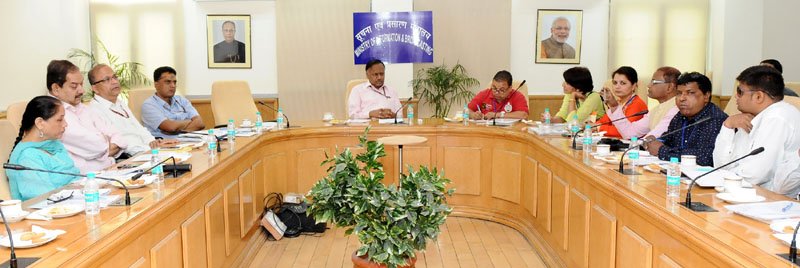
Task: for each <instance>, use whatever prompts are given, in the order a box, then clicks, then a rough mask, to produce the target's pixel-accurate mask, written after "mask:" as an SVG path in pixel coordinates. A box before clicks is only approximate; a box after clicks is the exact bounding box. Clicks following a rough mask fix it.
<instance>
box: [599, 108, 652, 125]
mask: <svg viewBox="0 0 800 268" xmlns="http://www.w3.org/2000/svg"><path fill="white" fill-rule="evenodd" d="M649 112H650V111H648V110H644V111H640V112H638V113H635V114H632V115H629V116H625V117H620V118H617V119H614V120H611V121H608V122H605V123H600V124H596V125H592V128H595V127H599V126H602V125H608V124H612V123H614V122H617V121H620V120H622V119H628V118H631V117H636V116H640V115H645V114H647V113H649Z"/></svg>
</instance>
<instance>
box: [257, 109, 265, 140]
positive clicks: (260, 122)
mask: <svg viewBox="0 0 800 268" xmlns="http://www.w3.org/2000/svg"><path fill="white" fill-rule="evenodd" d="M263 127H264V121H263V120H262V119H261V112H256V134H259V135H260V134H261V133H262V132H263V129H262V128H263Z"/></svg>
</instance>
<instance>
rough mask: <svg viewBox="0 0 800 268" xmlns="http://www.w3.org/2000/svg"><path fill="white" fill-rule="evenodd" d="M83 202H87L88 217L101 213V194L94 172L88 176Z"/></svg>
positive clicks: (84, 187)
mask: <svg viewBox="0 0 800 268" xmlns="http://www.w3.org/2000/svg"><path fill="white" fill-rule="evenodd" d="M83 196H84V198H83V200H84V201H85V202H86V204H85V205H86V215H97V214H98V213H100V192H99V187H98V186H97V181H96V180H95V174H94V172H89V173H87V174H86V185H84V186H83Z"/></svg>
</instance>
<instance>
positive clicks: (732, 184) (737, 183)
mask: <svg viewBox="0 0 800 268" xmlns="http://www.w3.org/2000/svg"><path fill="white" fill-rule="evenodd" d="M723 179H725V181H724V182H723V184H722V185H723V187H725V192H726V193H737V192H741V190H742V177H739V176H736V175H728V176H725V177H724V178H723Z"/></svg>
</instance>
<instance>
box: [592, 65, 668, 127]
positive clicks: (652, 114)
mask: <svg viewBox="0 0 800 268" xmlns="http://www.w3.org/2000/svg"><path fill="white" fill-rule="evenodd" d="M680 75H681V72H680V71H678V69H675V68H674V67H670V66H664V67H661V68H658V69H657V70H656V71H655V72H654V73H653V78H652V80H650V83H649V84H648V85H647V97H649V98H652V99H655V100H658V105H657V106H655V107H653V108H652V109H650V111H649V112H648V113H647V114H645V115H644V117H643V118H642V119H641V120H638V121H634V122H630V121H628V120H620V121H617V122H614V125H616V126H617V129H618V130H619V132H620V134H621V135H622V137H623V138H625V139H630V138H631V137H646V138H647V139H650V140H655V139H656V138H658V137H660V136H661V134H664V132H666V131H667V127H669V122H670V121H671V120H672V118H673V117H675V115H676V114H677V113H678V107H676V106H675V96H676V95H677V92H678V91H677V88H678V85H677V84H676V83H677V81H678V76H680ZM608 117H609V119H611V120H614V119H618V118H622V117H625V115H624V114H622V112H621V110H619V109H617V110H616V111H614V112H612V113H610V114H609V116H608Z"/></svg>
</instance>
